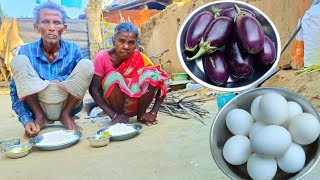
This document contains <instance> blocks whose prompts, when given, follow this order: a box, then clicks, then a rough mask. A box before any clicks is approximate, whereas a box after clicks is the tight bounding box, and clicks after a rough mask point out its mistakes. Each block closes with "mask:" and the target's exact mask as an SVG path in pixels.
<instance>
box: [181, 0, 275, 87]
mask: <svg viewBox="0 0 320 180" xmlns="http://www.w3.org/2000/svg"><path fill="white" fill-rule="evenodd" d="M234 4H237V5H238V6H239V7H240V8H246V9H248V10H250V11H252V12H253V13H254V14H255V15H256V19H257V20H258V21H259V22H260V24H261V25H262V28H263V30H264V33H265V35H267V36H268V37H269V38H270V39H271V41H272V42H273V43H274V45H275V48H276V60H275V62H274V63H273V64H272V65H268V66H257V67H255V69H254V71H253V73H252V74H251V76H250V77H248V78H246V79H235V78H233V77H232V75H230V76H229V79H228V81H227V83H226V84H225V85H224V86H217V85H214V84H213V83H212V82H211V80H210V79H209V78H208V77H207V76H206V74H205V72H204V69H203V64H202V60H201V57H200V58H198V59H196V60H194V61H188V60H187V57H188V56H190V53H189V52H187V51H186V50H185V39H186V35H187V31H188V27H189V26H190V24H191V22H192V20H193V19H194V18H195V17H196V16H197V15H198V14H199V13H201V12H203V11H212V10H213V9H218V10H222V9H225V8H230V7H234ZM176 48H177V54H178V57H179V60H180V63H181V65H182V67H183V69H184V70H185V71H186V72H187V73H188V74H189V76H190V77H191V78H192V79H194V80H195V81H197V82H198V83H200V84H201V85H203V86H206V87H208V88H211V89H214V90H217V91H224V92H242V91H246V90H248V89H252V88H254V87H257V86H258V85H259V84H261V83H262V82H263V81H265V80H266V79H267V78H269V77H270V76H271V75H273V74H274V73H275V72H276V68H277V65H278V63H279V61H280V52H281V42H280V36H279V33H278V30H277V28H276V26H275V25H274V24H273V22H272V21H271V20H270V18H269V17H268V16H267V15H266V14H264V13H263V12H262V11H261V10H259V9H258V8H256V7H254V6H252V5H250V4H248V3H245V2H242V1H234V0H224V1H214V2H210V3H207V4H205V5H203V6H201V7H199V8H197V9H196V10H194V11H193V12H192V13H191V14H190V15H189V16H188V17H187V18H186V19H185V20H184V22H183V24H182V25H181V27H180V30H179V32H178V35H177V41H176ZM221 50H222V51H224V50H223V48H222V49H221ZM188 53H189V54H188Z"/></svg>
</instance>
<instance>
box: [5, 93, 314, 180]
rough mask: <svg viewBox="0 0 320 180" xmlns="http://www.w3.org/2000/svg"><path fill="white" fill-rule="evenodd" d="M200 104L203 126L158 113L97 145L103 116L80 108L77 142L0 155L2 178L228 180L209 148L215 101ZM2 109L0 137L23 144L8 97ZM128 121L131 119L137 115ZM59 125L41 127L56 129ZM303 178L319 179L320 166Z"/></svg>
mask: <svg viewBox="0 0 320 180" xmlns="http://www.w3.org/2000/svg"><path fill="white" fill-rule="evenodd" d="M89 97H90V96H88V95H87V96H86V98H89ZM203 108H204V109H206V110H208V111H210V115H209V116H208V118H206V119H204V122H205V123H206V125H203V124H201V123H200V122H198V121H196V120H194V119H188V120H183V119H178V118H174V117H171V116H168V115H166V114H164V113H159V114H158V120H159V124H158V125H156V126H151V127H146V126H143V130H142V132H141V133H140V134H139V135H138V136H136V137H134V138H133V139H130V140H127V141H121V142H111V143H110V144H109V145H108V146H105V147H101V148H92V147H90V146H89V144H88V142H87V140H86V137H88V136H90V135H93V134H94V133H95V132H96V131H97V130H98V129H100V128H101V126H102V125H104V124H105V123H106V122H107V120H106V119H105V118H100V119H98V120H97V121H95V122H94V123H92V122H90V120H87V119H85V117H87V115H86V114H85V112H84V111H82V113H81V118H80V119H79V120H78V122H79V124H80V125H81V126H82V127H83V129H84V130H83V136H82V138H81V140H80V141H79V142H78V143H77V144H75V145H74V146H72V147H70V148H67V149H61V150H57V151H40V150H38V149H36V148H33V151H32V153H31V154H29V155H28V156H26V157H24V158H20V159H8V158H6V157H5V156H4V155H1V157H0V167H1V173H0V179H6V180H10V179H26V180H28V179H68V180H70V179H77V180H79V179H86V180H87V179H121V180H122V179H131V180H133V179H170V180H171V179H172V180H179V179H181V180H185V179H195V180H198V179H199V180H205V179H208V180H209V179H228V178H227V176H226V175H224V174H223V173H222V171H220V169H219V168H218V167H217V165H216V164H215V162H214V160H213V158H212V156H211V152H210V147H209V135H210V128H211V125H212V122H213V120H214V117H215V115H216V113H217V105H216V101H215V99H214V98H213V99H212V100H210V101H207V102H206V103H205V104H204V105H203ZM0 109H1V110H0V139H7V138H20V139H21V141H22V143H26V142H27V140H25V139H24V138H23V128H22V126H21V124H20V122H19V121H18V120H17V116H16V115H15V113H14V112H13V111H12V110H11V100H10V96H9V95H0ZM130 121H131V122H133V123H135V118H131V119H130ZM58 124H59V123H55V126H51V127H48V128H46V129H45V130H44V131H48V130H53V129H56V128H57V127H56V126H57V125H58ZM305 179H320V165H319V164H318V165H317V166H316V167H315V168H314V169H313V171H311V173H310V174H309V175H308V176H307V177H306V178H305Z"/></svg>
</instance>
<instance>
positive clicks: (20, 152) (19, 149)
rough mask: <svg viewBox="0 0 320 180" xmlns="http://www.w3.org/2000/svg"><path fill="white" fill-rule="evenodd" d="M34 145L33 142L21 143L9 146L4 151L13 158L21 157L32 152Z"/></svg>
mask: <svg viewBox="0 0 320 180" xmlns="http://www.w3.org/2000/svg"><path fill="white" fill-rule="evenodd" d="M31 148H32V145H31V144H19V145H12V146H7V147H5V148H4V149H2V152H3V153H4V154H5V155H6V156H7V157H8V158H12V159H16V158H21V157H24V156H26V155H28V154H29V153H30V152H31Z"/></svg>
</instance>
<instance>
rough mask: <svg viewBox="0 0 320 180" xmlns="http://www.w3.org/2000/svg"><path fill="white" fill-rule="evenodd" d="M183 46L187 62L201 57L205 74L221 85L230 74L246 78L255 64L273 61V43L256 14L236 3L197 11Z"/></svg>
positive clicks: (265, 63)
mask: <svg viewBox="0 0 320 180" xmlns="http://www.w3.org/2000/svg"><path fill="white" fill-rule="evenodd" d="M185 49H186V51H187V53H188V54H192V55H191V56H190V57H187V60H188V61H192V60H195V59H198V58H200V57H201V59H202V63H203V68H204V73H205V74H206V76H207V77H208V79H210V80H211V82H212V83H213V84H214V85H218V86H224V85H225V84H226V83H227V81H228V79H229V76H233V77H234V78H235V79H240V80H241V79H246V78H248V77H249V76H250V75H251V74H252V73H253V72H254V70H255V68H256V67H258V66H269V65H271V64H273V63H274V61H275V60H276V48H275V45H274V43H273V42H272V41H271V39H270V38H269V37H268V36H267V35H265V33H264V31H263V28H262V25H261V24H260V22H259V21H258V19H256V15H255V14H254V13H253V12H252V11H250V10H248V9H245V8H239V7H238V6H237V5H236V4H235V5H234V7H231V8H226V9H222V10H221V11H219V12H216V13H212V12H210V11H203V12H201V13H199V14H198V15H197V16H196V17H195V18H194V19H193V20H192V21H191V23H190V25H189V27H188V29H187V33H186V38H185Z"/></svg>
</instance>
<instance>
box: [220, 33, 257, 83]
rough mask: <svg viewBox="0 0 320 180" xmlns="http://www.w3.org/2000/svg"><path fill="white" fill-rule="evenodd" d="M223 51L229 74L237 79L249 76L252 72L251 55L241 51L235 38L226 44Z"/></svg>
mask: <svg viewBox="0 0 320 180" xmlns="http://www.w3.org/2000/svg"><path fill="white" fill-rule="evenodd" d="M225 51H226V57H227V62H228V65H229V70H230V72H231V74H232V75H233V76H234V77H236V78H239V79H242V78H247V77H249V76H250V75H251V73H252V72H253V59H252V56H250V55H249V54H247V53H245V52H243V51H242V50H241V49H240V48H239V46H238V44H237V42H236V41H235V39H234V40H233V41H232V42H230V43H228V44H227V45H226V49H225Z"/></svg>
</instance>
